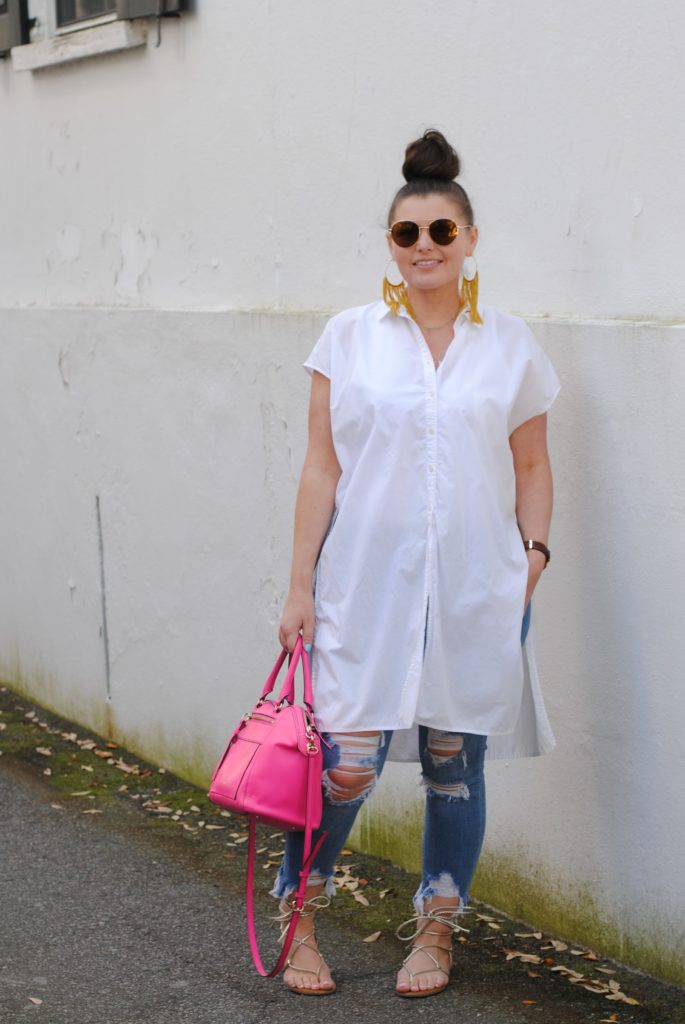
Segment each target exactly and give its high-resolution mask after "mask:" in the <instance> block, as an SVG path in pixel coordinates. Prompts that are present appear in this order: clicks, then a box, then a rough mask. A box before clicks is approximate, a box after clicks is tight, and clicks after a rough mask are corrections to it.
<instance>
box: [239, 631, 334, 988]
mask: <svg viewBox="0 0 685 1024" xmlns="http://www.w3.org/2000/svg"><path fill="white" fill-rule="evenodd" d="M296 646H297V645H296ZM293 654H294V652H293ZM305 654H306V652H305ZM293 660H295V659H294V657H293ZM281 664H283V662H281ZM317 785H320V779H319V777H318V773H317V770H316V761H315V759H314V757H310V758H309V767H308V771H307V802H306V805H305V829H304V849H303V851H302V865H301V867H300V882H299V885H298V887H297V892H296V894H295V906H294V909H293V914H292V917H291V918H290V923H289V925H288V930H287V932H286V933H285V936H284V939H283V948H282V949H281V952H280V955H279V957H278V960H277V961H276V964H275V966H274V967H272V968H271V970H270V971H268V970H267V969H266V967H265V966H264V964H263V963H262V958H261V955H260V953H259V944H258V942H257V932H256V929H255V921H254V867H255V855H256V851H255V848H256V834H257V832H256V827H255V819H254V815H252V814H251V815H250V841H249V844H248V851H247V875H246V879H245V904H246V911H247V935H248V938H249V941H250V950H251V952H252V959H253V960H254V964H255V967H256V968H257V971H258V972H259V973H260V974H261V976H262V977H263V978H273V977H274V976H275V975H277V974H278V972H279V971H280V970H282V968H283V966H284V965H285V962H286V960H287V959H288V954H289V953H290V947H291V946H292V944H293V939H294V938H295V929H296V928H297V922H298V921H299V919H300V912H301V910H302V906H303V904H304V900H305V896H306V893H307V882H308V880H309V871H310V868H311V866H312V863H313V861H314V858H315V857H316V855H317V853H318V852H319V849H320V848H321V844H322V843H323V841H324V839H325V838H326V836H327V835H328V832H323V833H322V834H321V836H320V837H319V839H318V840H317V842H316V844H315V846H314V849H313V850H312V849H311V845H312V822H313V809H312V805H311V800H312V793H313V791H314V788H315V787H316V786H317Z"/></svg>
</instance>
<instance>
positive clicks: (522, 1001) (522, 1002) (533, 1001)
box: [521, 999, 537, 1006]
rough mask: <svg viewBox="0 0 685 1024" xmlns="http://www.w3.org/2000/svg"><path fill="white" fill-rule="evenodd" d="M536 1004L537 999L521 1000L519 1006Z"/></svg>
mask: <svg viewBox="0 0 685 1024" xmlns="http://www.w3.org/2000/svg"><path fill="white" fill-rule="evenodd" d="M536 1003H537V999H522V1000H521V1005H522V1006H535V1004H536Z"/></svg>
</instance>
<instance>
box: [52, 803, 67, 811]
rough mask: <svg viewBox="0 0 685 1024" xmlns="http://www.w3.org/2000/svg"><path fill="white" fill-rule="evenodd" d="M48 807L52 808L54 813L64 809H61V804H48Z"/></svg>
mask: <svg viewBox="0 0 685 1024" xmlns="http://www.w3.org/2000/svg"><path fill="white" fill-rule="evenodd" d="M50 806H51V807H54V808H55V810H56V811H63V810H64V808H63V807H62V805H61V804H50Z"/></svg>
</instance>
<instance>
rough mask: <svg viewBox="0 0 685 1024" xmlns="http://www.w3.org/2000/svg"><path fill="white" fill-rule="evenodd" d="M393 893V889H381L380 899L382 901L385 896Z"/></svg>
mask: <svg viewBox="0 0 685 1024" xmlns="http://www.w3.org/2000/svg"><path fill="white" fill-rule="evenodd" d="M394 892H395V890H394V889H382V890H381V892H380V898H381V899H382V900H384V899H385V897H386V896H391V895H392V894H393V893H394Z"/></svg>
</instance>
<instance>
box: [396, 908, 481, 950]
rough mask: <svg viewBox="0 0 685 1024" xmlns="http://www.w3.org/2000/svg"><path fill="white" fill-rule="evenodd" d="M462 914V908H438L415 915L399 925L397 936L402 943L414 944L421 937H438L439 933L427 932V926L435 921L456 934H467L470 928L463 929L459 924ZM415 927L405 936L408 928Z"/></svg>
mask: <svg viewBox="0 0 685 1024" xmlns="http://www.w3.org/2000/svg"><path fill="white" fill-rule="evenodd" d="M461 912H462V908H461V907H454V909H451V908H450V907H436V908H435V909H434V910H428V911H426V912H425V913H423V914H414V916H413V917H409V918H407V920H406V921H403V922H402V924H400V925H398V926H397V928H396V929H395V935H396V936H397V938H398V939H400V940H401V941H402V942H412V941H413V939H417V938H418V937H419V935H423V934H428V935H437V934H439V933H438V932H427V931H426V926H427V925H428V924H430V922H431V921H435V923H436V924H442V925H444V926H445V927H446V928H449V930H450V931H451V932H452V933H453V934H454V933H456V932H467V931H468V930H469V929H468V928H462V926H461V925H460V924H457V917H458V916H459V914H460V913H461ZM412 925H413V926H414V927H413V930H412V931H411V932H410V934H409V935H405V934H404V932H405V930H406V929H407V928H409V927H411V926H412Z"/></svg>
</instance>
